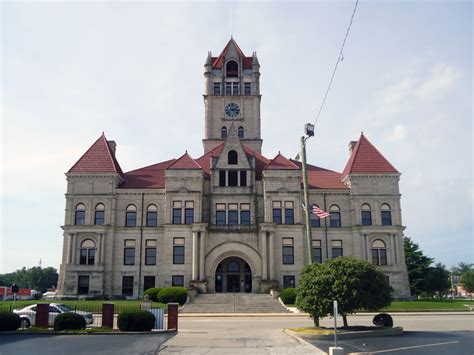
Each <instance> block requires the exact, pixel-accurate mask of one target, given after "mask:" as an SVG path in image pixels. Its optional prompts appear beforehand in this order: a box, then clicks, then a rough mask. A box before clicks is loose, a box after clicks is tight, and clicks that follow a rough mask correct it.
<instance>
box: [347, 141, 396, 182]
mask: <svg viewBox="0 0 474 355" xmlns="http://www.w3.org/2000/svg"><path fill="white" fill-rule="evenodd" d="M358 173H361V174H364V173H374V174H394V173H395V174H398V171H397V169H395V168H394V167H393V165H392V164H390V163H389V162H388V160H387V159H385V157H384V156H383V155H382V154H381V153H380V152H379V151H378V150H377V148H375V147H374V146H373V145H372V143H370V142H369V140H368V139H367V138H365V136H364V134H363V133H361V135H360V138H359V141H358V142H357V144H356V146H355V147H354V149H353V151H352V154H351V157H350V158H349V161H348V162H347V164H346V167H345V168H344V172H343V173H342V175H343V176H346V175H348V174H358Z"/></svg>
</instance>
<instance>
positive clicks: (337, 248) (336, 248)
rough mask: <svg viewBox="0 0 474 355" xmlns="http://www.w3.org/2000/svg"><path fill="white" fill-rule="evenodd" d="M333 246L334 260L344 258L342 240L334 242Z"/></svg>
mask: <svg viewBox="0 0 474 355" xmlns="http://www.w3.org/2000/svg"><path fill="white" fill-rule="evenodd" d="M331 245H332V250H331V255H332V258H333V259H334V258H337V257H339V256H343V253H342V240H333V241H332V243H331Z"/></svg>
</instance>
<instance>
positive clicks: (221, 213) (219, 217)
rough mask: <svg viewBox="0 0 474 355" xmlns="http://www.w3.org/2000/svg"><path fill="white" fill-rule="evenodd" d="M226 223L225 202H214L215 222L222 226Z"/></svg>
mask: <svg viewBox="0 0 474 355" xmlns="http://www.w3.org/2000/svg"><path fill="white" fill-rule="evenodd" d="M226 223H227V221H226V206H225V203H218V204H216V224H217V225H218V226H223V225H225V224H226Z"/></svg>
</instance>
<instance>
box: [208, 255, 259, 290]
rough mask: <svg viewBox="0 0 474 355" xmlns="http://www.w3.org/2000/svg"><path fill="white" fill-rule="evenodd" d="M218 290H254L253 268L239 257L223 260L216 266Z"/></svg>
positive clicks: (216, 285)
mask: <svg viewBox="0 0 474 355" xmlns="http://www.w3.org/2000/svg"><path fill="white" fill-rule="evenodd" d="M215 287H216V292H252V270H251V269H250V266H249V264H247V263H246V262H245V260H242V259H241V258H238V257H230V258H227V259H224V260H222V261H221V262H220V263H219V264H218V265H217V268H216V274H215Z"/></svg>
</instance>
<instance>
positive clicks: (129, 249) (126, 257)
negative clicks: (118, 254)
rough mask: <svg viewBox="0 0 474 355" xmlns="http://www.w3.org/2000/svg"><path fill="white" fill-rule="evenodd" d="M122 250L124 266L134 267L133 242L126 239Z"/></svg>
mask: <svg viewBox="0 0 474 355" xmlns="http://www.w3.org/2000/svg"><path fill="white" fill-rule="evenodd" d="M124 246H125V247H124V249H123V264H124V265H135V241H134V240H132V239H126V240H125V242H124Z"/></svg>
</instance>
